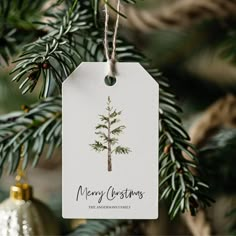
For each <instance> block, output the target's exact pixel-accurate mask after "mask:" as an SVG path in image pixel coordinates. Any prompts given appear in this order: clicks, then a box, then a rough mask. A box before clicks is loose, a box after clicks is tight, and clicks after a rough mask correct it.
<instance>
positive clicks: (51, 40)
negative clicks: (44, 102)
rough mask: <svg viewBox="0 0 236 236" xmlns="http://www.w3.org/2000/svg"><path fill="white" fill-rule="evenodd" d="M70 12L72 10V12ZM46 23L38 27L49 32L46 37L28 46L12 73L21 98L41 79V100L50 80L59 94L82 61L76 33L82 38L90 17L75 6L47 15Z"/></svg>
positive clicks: (47, 92) (89, 24) (47, 90)
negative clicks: (19, 83)
mask: <svg viewBox="0 0 236 236" xmlns="http://www.w3.org/2000/svg"><path fill="white" fill-rule="evenodd" d="M72 8H73V9H72ZM47 16H48V17H50V18H51V21H49V23H41V24H42V26H43V27H46V26H47V27H48V28H49V32H50V33H49V34H47V35H46V36H44V37H42V38H40V39H39V40H37V41H36V42H34V43H31V44H28V45H27V46H25V48H24V49H23V50H24V51H26V53H23V54H22V55H21V56H20V57H19V59H18V60H17V61H16V62H17V63H18V64H17V65H16V67H15V69H14V70H13V71H12V73H16V75H15V76H14V78H13V79H12V80H13V81H16V82H19V81H22V80H23V82H22V83H21V85H20V89H22V94H25V93H27V92H32V91H33V90H34V89H35V87H36V85H37V83H38V81H39V79H40V78H41V77H42V78H43V81H42V82H43V85H42V87H41V92H40V96H41V97H47V96H48V94H49V91H50V84H51V82H52V79H54V80H55V82H56V84H57V86H58V88H59V93H60V91H61V83H62V81H63V80H64V79H65V78H66V77H68V76H69V74H70V73H71V72H72V71H73V70H74V69H75V68H76V66H77V65H78V62H79V61H80V59H81V55H80V52H79V48H80V47H82V48H84V45H80V44H79V43H76V41H77V37H78V33H77V32H78V30H79V31H80V33H81V34H83V31H84V30H85V29H88V28H90V26H91V22H90V21H91V17H92V16H91V14H90V13H89V12H88V11H86V10H84V9H83V10H81V5H80V4H76V5H75V6H74V5H73V6H71V7H70V8H69V9H68V10H62V11H59V12H58V13H57V14H49V13H47Z"/></svg>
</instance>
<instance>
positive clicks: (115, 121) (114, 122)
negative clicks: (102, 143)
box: [111, 118, 120, 125]
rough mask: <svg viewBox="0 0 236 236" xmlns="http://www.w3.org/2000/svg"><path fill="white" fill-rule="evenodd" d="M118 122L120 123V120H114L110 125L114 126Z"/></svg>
mask: <svg viewBox="0 0 236 236" xmlns="http://www.w3.org/2000/svg"><path fill="white" fill-rule="evenodd" d="M118 122H120V120H119V119H117V118H115V119H113V120H111V125H114V124H116V123H118Z"/></svg>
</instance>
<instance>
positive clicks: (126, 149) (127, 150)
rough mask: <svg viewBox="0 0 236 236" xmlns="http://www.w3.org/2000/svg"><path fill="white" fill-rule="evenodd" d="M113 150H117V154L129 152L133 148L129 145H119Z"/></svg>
mask: <svg viewBox="0 0 236 236" xmlns="http://www.w3.org/2000/svg"><path fill="white" fill-rule="evenodd" d="M112 152H115V154H129V153H130V152H131V150H130V148H128V147H122V146H117V147H116V148H115V149H114V150H113V151H112Z"/></svg>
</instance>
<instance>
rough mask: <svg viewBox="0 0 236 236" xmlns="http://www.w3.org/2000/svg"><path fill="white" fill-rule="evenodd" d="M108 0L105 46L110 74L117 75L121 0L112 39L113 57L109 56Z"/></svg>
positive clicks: (106, 6) (118, 1) (118, 3)
mask: <svg viewBox="0 0 236 236" xmlns="http://www.w3.org/2000/svg"><path fill="white" fill-rule="evenodd" d="M107 1H108V0H106V1H105V31H104V48H105V56H106V60H107V63H108V76H111V77H115V75H116V74H117V70H116V39H117V33H118V28H119V20H120V14H119V12H120V0H117V7H116V11H117V14H116V22H115V28H114V34H113V40H112V53H111V57H110V56H109V44H108V31H109V29H108V26H109V11H108V4H107Z"/></svg>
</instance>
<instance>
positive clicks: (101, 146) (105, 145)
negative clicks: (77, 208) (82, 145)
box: [90, 97, 131, 172]
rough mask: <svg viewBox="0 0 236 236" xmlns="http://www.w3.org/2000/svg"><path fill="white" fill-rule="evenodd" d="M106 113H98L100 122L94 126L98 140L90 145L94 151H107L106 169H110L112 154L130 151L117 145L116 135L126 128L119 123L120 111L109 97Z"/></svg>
mask: <svg viewBox="0 0 236 236" xmlns="http://www.w3.org/2000/svg"><path fill="white" fill-rule="evenodd" d="M106 110H107V113H106V114H105V115H99V117H100V123H99V124H98V125H97V126H96V127H95V129H96V131H95V134H96V135H98V137H99V140H95V143H93V144H90V146H91V147H92V148H93V149H94V150H95V151H96V152H103V151H105V150H106V153H107V170H108V171H109V172H111V171H112V156H113V154H115V155H118V154H128V153H130V152H131V150H130V148H128V147H124V146H121V145H119V139H118V136H119V135H120V134H121V133H122V132H123V130H124V129H125V128H126V127H125V126H124V125H119V124H118V123H119V122H120V119H119V117H120V115H121V111H117V110H116V109H114V108H113V107H112V105H111V98H110V97H108V99H107V107H106Z"/></svg>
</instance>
